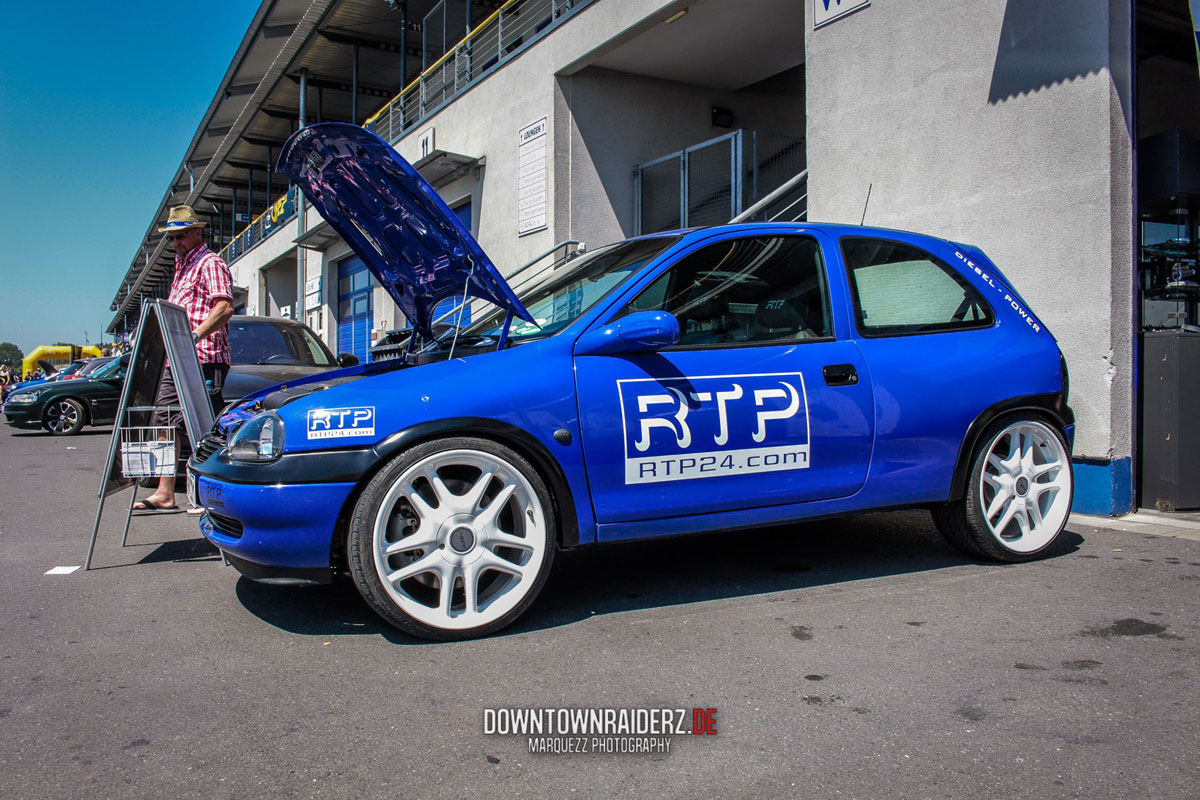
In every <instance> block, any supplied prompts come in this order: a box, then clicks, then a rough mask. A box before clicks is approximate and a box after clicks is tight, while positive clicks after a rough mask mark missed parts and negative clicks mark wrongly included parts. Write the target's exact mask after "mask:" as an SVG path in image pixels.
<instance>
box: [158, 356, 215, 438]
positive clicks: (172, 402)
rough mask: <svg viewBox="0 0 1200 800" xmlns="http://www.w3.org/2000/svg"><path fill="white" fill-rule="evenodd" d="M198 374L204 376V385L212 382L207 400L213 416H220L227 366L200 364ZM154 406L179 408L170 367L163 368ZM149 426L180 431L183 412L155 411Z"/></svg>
mask: <svg viewBox="0 0 1200 800" xmlns="http://www.w3.org/2000/svg"><path fill="white" fill-rule="evenodd" d="M200 372H201V373H202V374H203V375H204V380H205V382H206V383H207V382H208V381H212V391H211V392H210V393H209V395H208V400H209V402H210V403H211V404H212V407H213V414H220V413H221V408H222V406H223V405H224V403H223V401H222V400H221V387H223V386H224V385H225V376H226V375H227V374H229V365H228V364H201V365H200ZM154 405H156V406H179V392H178V390H177V389H176V388H175V378H174V377H173V376H172V375H171V368H170V367H163V374H162V380H160V381H159V383H158V394H157V395H155V398H154ZM150 424H151V425H155V426H166V425H171V426H174V427H176V428H179V429H181V430H182V429H183V411H182V410H181V409H176V410H173V411H164V410H162V409H155V411H154V414H153V415H152V416H151V418H150ZM185 435H186V433H185Z"/></svg>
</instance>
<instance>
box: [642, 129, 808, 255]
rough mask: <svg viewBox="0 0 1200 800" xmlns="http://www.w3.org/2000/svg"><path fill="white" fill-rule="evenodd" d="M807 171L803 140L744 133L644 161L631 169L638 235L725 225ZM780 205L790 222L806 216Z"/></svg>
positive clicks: (798, 208)
mask: <svg viewBox="0 0 1200 800" xmlns="http://www.w3.org/2000/svg"><path fill="white" fill-rule="evenodd" d="M805 166H806V157H805V147H804V140H803V139H799V138H796V137H794V136H782V135H779V134H773V133H762V132H759V131H747V130H737V131H734V132H733V133H729V134H726V135H724V136H719V137H717V138H716V139H711V140H709V141H707V142H702V143H701V144H698V145H695V146H693V147H689V148H687V149H685V150H680V151H678V152H675V153H671V154H670V155H668V156H664V157H662V158H658V159H655V160H654V161H648V162H646V163H645V164H642V165H640V166H638V167H635V168H634V183H635V202H636V205H637V208H636V209H635V215H634V216H635V218H636V221H637V231H636V233H637V234H643V233H657V232H659V231H667V230H673V229H675V228H691V227H698V226H702V225H720V224H721V223H724V222H728V221H729V220H730V219H732V218H733V217H734V216H736V215H737V214H739V213H740V212H741V211H742V209H744V208H749V207H750V206H752V205H753V204H754V203H756V202H757V201H758V200H759V199H761V198H763V197H765V196H766V195H768V194H770V193H771V192H772V191H774V190H775V189H777V188H778V187H780V186H782V185H783V184H784V183H785V182H786V181H787V180H788V179H790V178H792V177H793V176H795V175H797V174H798V173H800V172H802V171H803V170H804V168H805ZM805 197H807V195H805ZM775 205H776V204H772V209H774V207H775ZM782 205H783V206H786V208H787V215H789V216H788V218H789V219H791V220H795V219H802V218H804V217H805V216H806V215H807V204H806V203H805V204H793V205H788V204H787V203H784V204H782ZM755 218H756V219H758V218H765V217H763V215H755Z"/></svg>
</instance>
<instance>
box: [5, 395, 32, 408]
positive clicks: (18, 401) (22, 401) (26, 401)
mask: <svg viewBox="0 0 1200 800" xmlns="http://www.w3.org/2000/svg"><path fill="white" fill-rule="evenodd" d="M37 401H38V393H37V392H21V393H20V394H14V395H13V396H12V397H10V398H8V402H9V404H11V405H14V406H27V405H30V404H31V403H36V402H37Z"/></svg>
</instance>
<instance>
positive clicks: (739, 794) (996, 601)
mask: <svg viewBox="0 0 1200 800" xmlns="http://www.w3.org/2000/svg"><path fill="white" fill-rule="evenodd" d="M108 441H109V432H108V430H107V429H102V430H98V431H95V432H93V431H92V430H90V429H89V430H87V431H85V433H84V434H83V435H80V436H76V437H73V438H52V437H50V436H47V435H43V434H40V433H24V432H16V431H13V430H12V429H9V428H4V429H3V430H0V486H2V488H0V553H2V558H0V797H3V798H6V799H7V800H16V799H17V798H60V797H63V798H67V797H70V798H89V799H91V798H110V797H112V798H123V799H128V798H143V797H146V798H161V797H172V798H190V797H197V798H206V800H214V799H217V798H247V797H256V798H258V797H270V798H276V797H287V798H290V797H296V798H307V797H346V798H381V797H389V798H441V797H446V798H463V797H468V796H471V795H473V794H475V793H477V792H491V793H493V794H494V795H499V796H504V797H574V796H578V797H597V798H616V797H634V798H642V797H680V798H685V797H686V798H694V797H698V796H706V797H708V796H715V797H730V798H766V797H813V798H832V797H848V798H854V797H858V798H885V797H902V798H909V797H912V798H917V797H933V798H940V797H955V798H961V797H986V798H1000V797H1005V798H1008V797H1013V798H1017V797H1020V798H1024V797H1028V798H1053V797H1081V798H1101V797H1119V798H1130V797H1139V798H1140V797H1152V798H1194V797H1196V796H1197V795H1200V767H1198V766H1197V758H1196V753H1197V752H1198V750H1200V714H1198V713H1197V709H1198V706H1200V703H1198V700H1200V689H1198V688H1197V686H1198V683H1197V679H1198V677H1200V659H1198V656H1200V599H1198V594H1200V541H1197V539H1200V526H1195V525H1193V528H1192V534H1191V535H1190V538H1180V537H1181V536H1189V534H1188V529H1186V528H1181V529H1178V530H1175V529H1170V528H1159V529H1155V525H1154V520H1153V519H1152V520H1150V522H1148V523H1147V522H1145V520H1143V521H1142V522H1141V523H1137V524H1136V525H1134V526H1133V527H1134V528H1138V529H1137V530H1131V529H1126V528H1123V527H1122V523H1120V522H1117V523H1113V522H1098V524H1096V525H1092V524H1090V523H1088V522H1087V521H1086V520H1084V521H1082V522H1081V521H1078V518H1073V523H1072V525H1071V526H1070V528H1069V531H1070V534H1069V536H1067V539H1066V542H1065V543H1064V546H1063V548H1062V549H1061V551H1060V552H1059V553H1057V554H1056V555H1054V556H1053V557H1051V558H1048V559H1046V560H1043V561H1039V562H1036V563H1032V564H1025V565H1017V566H1006V565H997V564H990V563H984V562H975V561H971V560H968V559H964V558H963V557H961V556H959V555H958V554H957V553H956V552H954V551H952V550H951V549H949V548H948V547H947V546H946V545H944V544H943V543H942V542H941V540H940V539H939V538H938V537H937V535H936V533H935V532H934V530H933V527H932V524H931V522H930V520H929V517H928V515H927V514H925V513H922V512H902V513H891V514H875V515H866V516H859V517H855V518H849V519H843V520H837V521H826V522H816V523H809V524H804V525H794V526H789V527H786V528H773V529H769V530H763V531H756V532H738V533H723V534H716V535H710V536H704V537H693V538H688V539H677V540H669V541H660V542H652V543H642V544H631V545H621V546H613V547H609V548H604V549H596V550H591V551H584V552H574V553H569V554H565V555H563V556H561V557H560V558H559V559H558V561H557V562H556V565H555V571H554V573H553V575H552V577H551V580H550V582H549V584H548V585H547V587H546V590H545V592H544V593H543V594H542V596H541V598H540V599H539V600H538V601H537V602H536V604H535V605H534V606H533V608H532V609H531V610H530V611H529V613H528V614H527V615H526V616H525V617H524V618H523V619H522V620H521V621H520V622H519V623H518V624H517V626H516V627H515V628H512V629H510V630H508V631H506V632H504V633H502V634H501V635H497V636H494V637H492V638H489V639H485V640H482V641H473V642H466V643H450V644H430V643H425V642H419V641H415V640H411V639H408V638H406V637H405V636H403V635H401V634H399V633H398V632H396V631H394V630H393V629H390V628H388V627H386V626H385V625H384V624H382V623H381V622H380V621H379V620H378V619H377V618H376V617H375V616H374V615H373V614H372V613H371V611H370V610H369V609H368V608H367V607H366V606H365V605H364V603H363V602H362V600H361V599H359V597H358V595H357V593H356V591H355V590H354V588H353V586H351V585H348V584H341V585H335V586H332V587H326V588H316V589H297V588H280V587H270V586H263V585H259V584H255V583H252V582H250V581H247V580H245V579H242V578H239V576H238V575H237V573H236V572H235V571H233V570H232V569H230V568H227V567H224V566H223V565H222V564H221V562H220V560H219V558H218V556H217V555H216V554H215V552H214V551H213V550H212V549H210V548H209V547H208V546H207V545H206V543H205V542H203V540H202V539H200V538H199V533H198V530H197V528H196V524H195V520H194V519H192V518H188V517H186V516H185V515H182V514H179V515H173V516H155V517H138V518H135V519H134V520H133V524H132V527H131V530H130V546H128V547H125V548H122V547H121V546H120V537H121V525H122V523H123V520H124V513H125V509H126V508H127V504H128V495H127V494H124V495H117V496H115V497H114V498H111V499H110V500H109V501H108V503H107V505H106V510H105V515H104V520H103V522H102V525H101V531H100V542H99V546H98V547H97V551H96V557H95V560H94V563H93V569H92V570H91V571H88V572H84V571H83V570H81V569H80V570H75V571H73V572H70V573H69V574H58V575H47V574H46V573H47V571H49V570H51V569H52V568H54V567H70V566H77V565H80V564H82V563H83V559H84V555H85V552H86V549H87V543H88V537H89V535H90V532H91V528H92V522H93V519H94V518H95V513H96V504H97V500H96V491H97V487H98V485H99V478H100V469H101V466H102V462H103V459H104V454H105V451H106V449H107V446H108ZM179 500H180V501H181V502H183V496H182V495H180V496H179ZM1100 525H1104V526H1105V527H1099V526H1100ZM1164 531H1165V532H1166V533H1168V534H1176V535H1162V534H1163V533H1164ZM525 707H537V708H559V707H573V708H591V707H601V708H635V709H648V708H662V707H666V708H684V709H691V708H694V707H702V708H715V709H717V711H716V714H715V718H714V722H715V725H716V730H717V733H716V734H715V735H711V736H675V737H672V738H671V742H670V751H669V753H636V754H635V753H596V752H589V753H567V754H532V753H530V752H529V743H528V738H527V737H523V736H515V735H498V734H497V735H485V734H484V731H483V723H484V712H485V709H491V708H525ZM589 746H590V745H589Z"/></svg>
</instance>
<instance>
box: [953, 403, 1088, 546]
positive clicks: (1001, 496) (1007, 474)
mask: <svg viewBox="0 0 1200 800" xmlns="http://www.w3.org/2000/svg"><path fill="white" fill-rule="evenodd" d="M1074 492H1075V480H1074V475H1073V473H1072V471H1071V454H1070V452H1069V451H1068V449H1067V442H1066V439H1064V438H1063V435H1062V434H1061V433H1060V432H1059V431H1057V430H1055V429H1054V428H1052V427H1050V426H1049V425H1047V424H1045V423H1044V422H1041V421H1040V420H1036V419H1013V418H1008V419H1005V420H1001V421H999V422H997V423H994V424H993V425H992V426H991V427H989V428H988V429H987V431H985V432H984V435H983V436H982V437H981V439H980V443H979V446H978V447H977V448H976V450H975V454H974V456H973V459H972V462H971V473H970V477H969V478H968V483H967V492H966V496H965V497H964V498H963V499H962V500H958V501H955V502H951V503H947V504H945V505H943V506H939V507H937V508H935V509H934V510H933V519H934V522H935V523H936V525H937V528H938V531H939V532H940V533H941V534H942V535H943V536H944V537H945V538H946V540H947V541H948V542H950V544H952V545H954V546H955V547H957V548H959V549H960V550H963V551H964V552H966V553H968V554H971V555H977V556H983V557H985V558H993V559H996V560H999V561H1029V560H1031V559H1034V558H1036V557H1038V556H1039V555H1040V554H1042V553H1044V552H1045V551H1046V550H1048V549H1049V548H1050V547H1051V545H1053V544H1054V542H1055V541H1056V540H1057V539H1058V537H1059V535H1060V534H1061V533H1062V531H1063V529H1064V528H1066V525H1067V516H1068V515H1069V514H1070V513H1071V502H1072V499H1073V497H1074Z"/></svg>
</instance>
